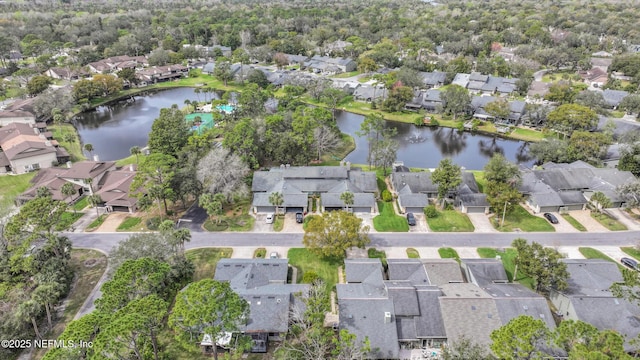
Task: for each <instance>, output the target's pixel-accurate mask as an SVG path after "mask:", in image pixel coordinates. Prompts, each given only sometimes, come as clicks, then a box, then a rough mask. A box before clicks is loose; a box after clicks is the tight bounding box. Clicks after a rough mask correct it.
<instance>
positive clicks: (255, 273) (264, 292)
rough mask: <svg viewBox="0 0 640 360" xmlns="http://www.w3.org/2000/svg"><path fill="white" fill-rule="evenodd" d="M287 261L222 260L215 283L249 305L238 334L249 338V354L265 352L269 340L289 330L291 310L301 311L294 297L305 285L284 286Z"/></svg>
mask: <svg viewBox="0 0 640 360" xmlns="http://www.w3.org/2000/svg"><path fill="white" fill-rule="evenodd" d="M288 269H289V266H288V261H287V259H221V260H220V261H218V263H217V264H216V271H215V275H214V280H217V281H223V282H228V283H229V285H230V286H231V289H233V291H235V292H236V293H237V294H238V295H240V296H241V297H242V298H243V299H245V300H246V301H247V302H248V303H249V317H248V319H247V322H246V324H245V325H243V326H242V327H241V328H240V331H241V332H242V333H243V334H245V335H248V336H250V337H251V339H252V348H251V352H258V353H264V352H267V350H268V347H269V341H280V340H282V339H283V338H284V335H285V334H286V333H287V332H288V331H289V324H290V316H291V311H292V309H294V308H296V307H297V308H302V307H303V306H304V305H303V304H301V299H300V298H298V297H297V296H296V294H299V293H303V292H304V291H307V290H308V289H309V285H308V284H287V272H288Z"/></svg>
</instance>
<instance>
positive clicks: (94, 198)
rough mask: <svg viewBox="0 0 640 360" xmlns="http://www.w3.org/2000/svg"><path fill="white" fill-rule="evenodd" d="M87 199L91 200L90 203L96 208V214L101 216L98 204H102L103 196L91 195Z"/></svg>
mask: <svg viewBox="0 0 640 360" xmlns="http://www.w3.org/2000/svg"><path fill="white" fill-rule="evenodd" d="M87 200H88V201H89V204H91V206H93V207H94V208H96V215H98V216H100V214H99V213H98V205H100V204H102V198H101V197H100V195H95V194H94V195H89V196H88V197H87Z"/></svg>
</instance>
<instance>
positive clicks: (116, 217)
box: [94, 212, 129, 232]
mask: <svg viewBox="0 0 640 360" xmlns="http://www.w3.org/2000/svg"><path fill="white" fill-rule="evenodd" d="M127 216H129V213H123V212H112V213H110V214H109V216H107V218H106V219H104V222H103V223H102V225H100V227H99V228H97V229H96V230H95V231H94V232H115V231H116V230H117V229H118V226H120V224H122V222H123V221H124V219H125V218H126V217H127Z"/></svg>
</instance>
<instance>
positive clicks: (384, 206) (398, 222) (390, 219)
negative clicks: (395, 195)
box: [373, 201, 409, 232]
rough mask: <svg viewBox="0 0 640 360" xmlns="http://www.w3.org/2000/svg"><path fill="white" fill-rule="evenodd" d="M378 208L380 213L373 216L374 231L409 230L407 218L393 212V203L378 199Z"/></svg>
mask: <svg viewBox="0 0 640 360" xmlns="http://www.w3.org/2000/svg"><path fill="white" fill-rule="evenodd" d="M378 210H379V211H380V215H378V216H376V217H374V218H373V227H374V228H375V229H376V231H380V232H384V231H394V232H407V231H409V224H407V219H406V218H404V217H403V216H399V215H396V214H395V212H394V211H393V203H390V202H384V201H378Z"/></svg>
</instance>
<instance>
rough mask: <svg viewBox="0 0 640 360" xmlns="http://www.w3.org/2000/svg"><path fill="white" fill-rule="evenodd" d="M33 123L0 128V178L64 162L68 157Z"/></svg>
mask: <svg viewBox="0 0 640 360" xmlns="http://www.w3.org/2000/svg"><path fill="white" fill-rule="evenodd" d="M57 145H58V143H57V142H56V141H55V140H53V139H52V138H51V133H50V132H46V131H45V129H44V128H42V127H38V126H36V124H35V123H31V124H25V123H10V124H8V125H6V126H3V127H1V128H0V174H4V173H13V174H24V173H26V172H30V171H34V170H38V169H44V168H48V167H51V166H54V165H55V164H56V163H58V161H66V160H68V157H69V154H68V153H67V152H66V151H64V149H62V148H58V147H57Z"/></svg>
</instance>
